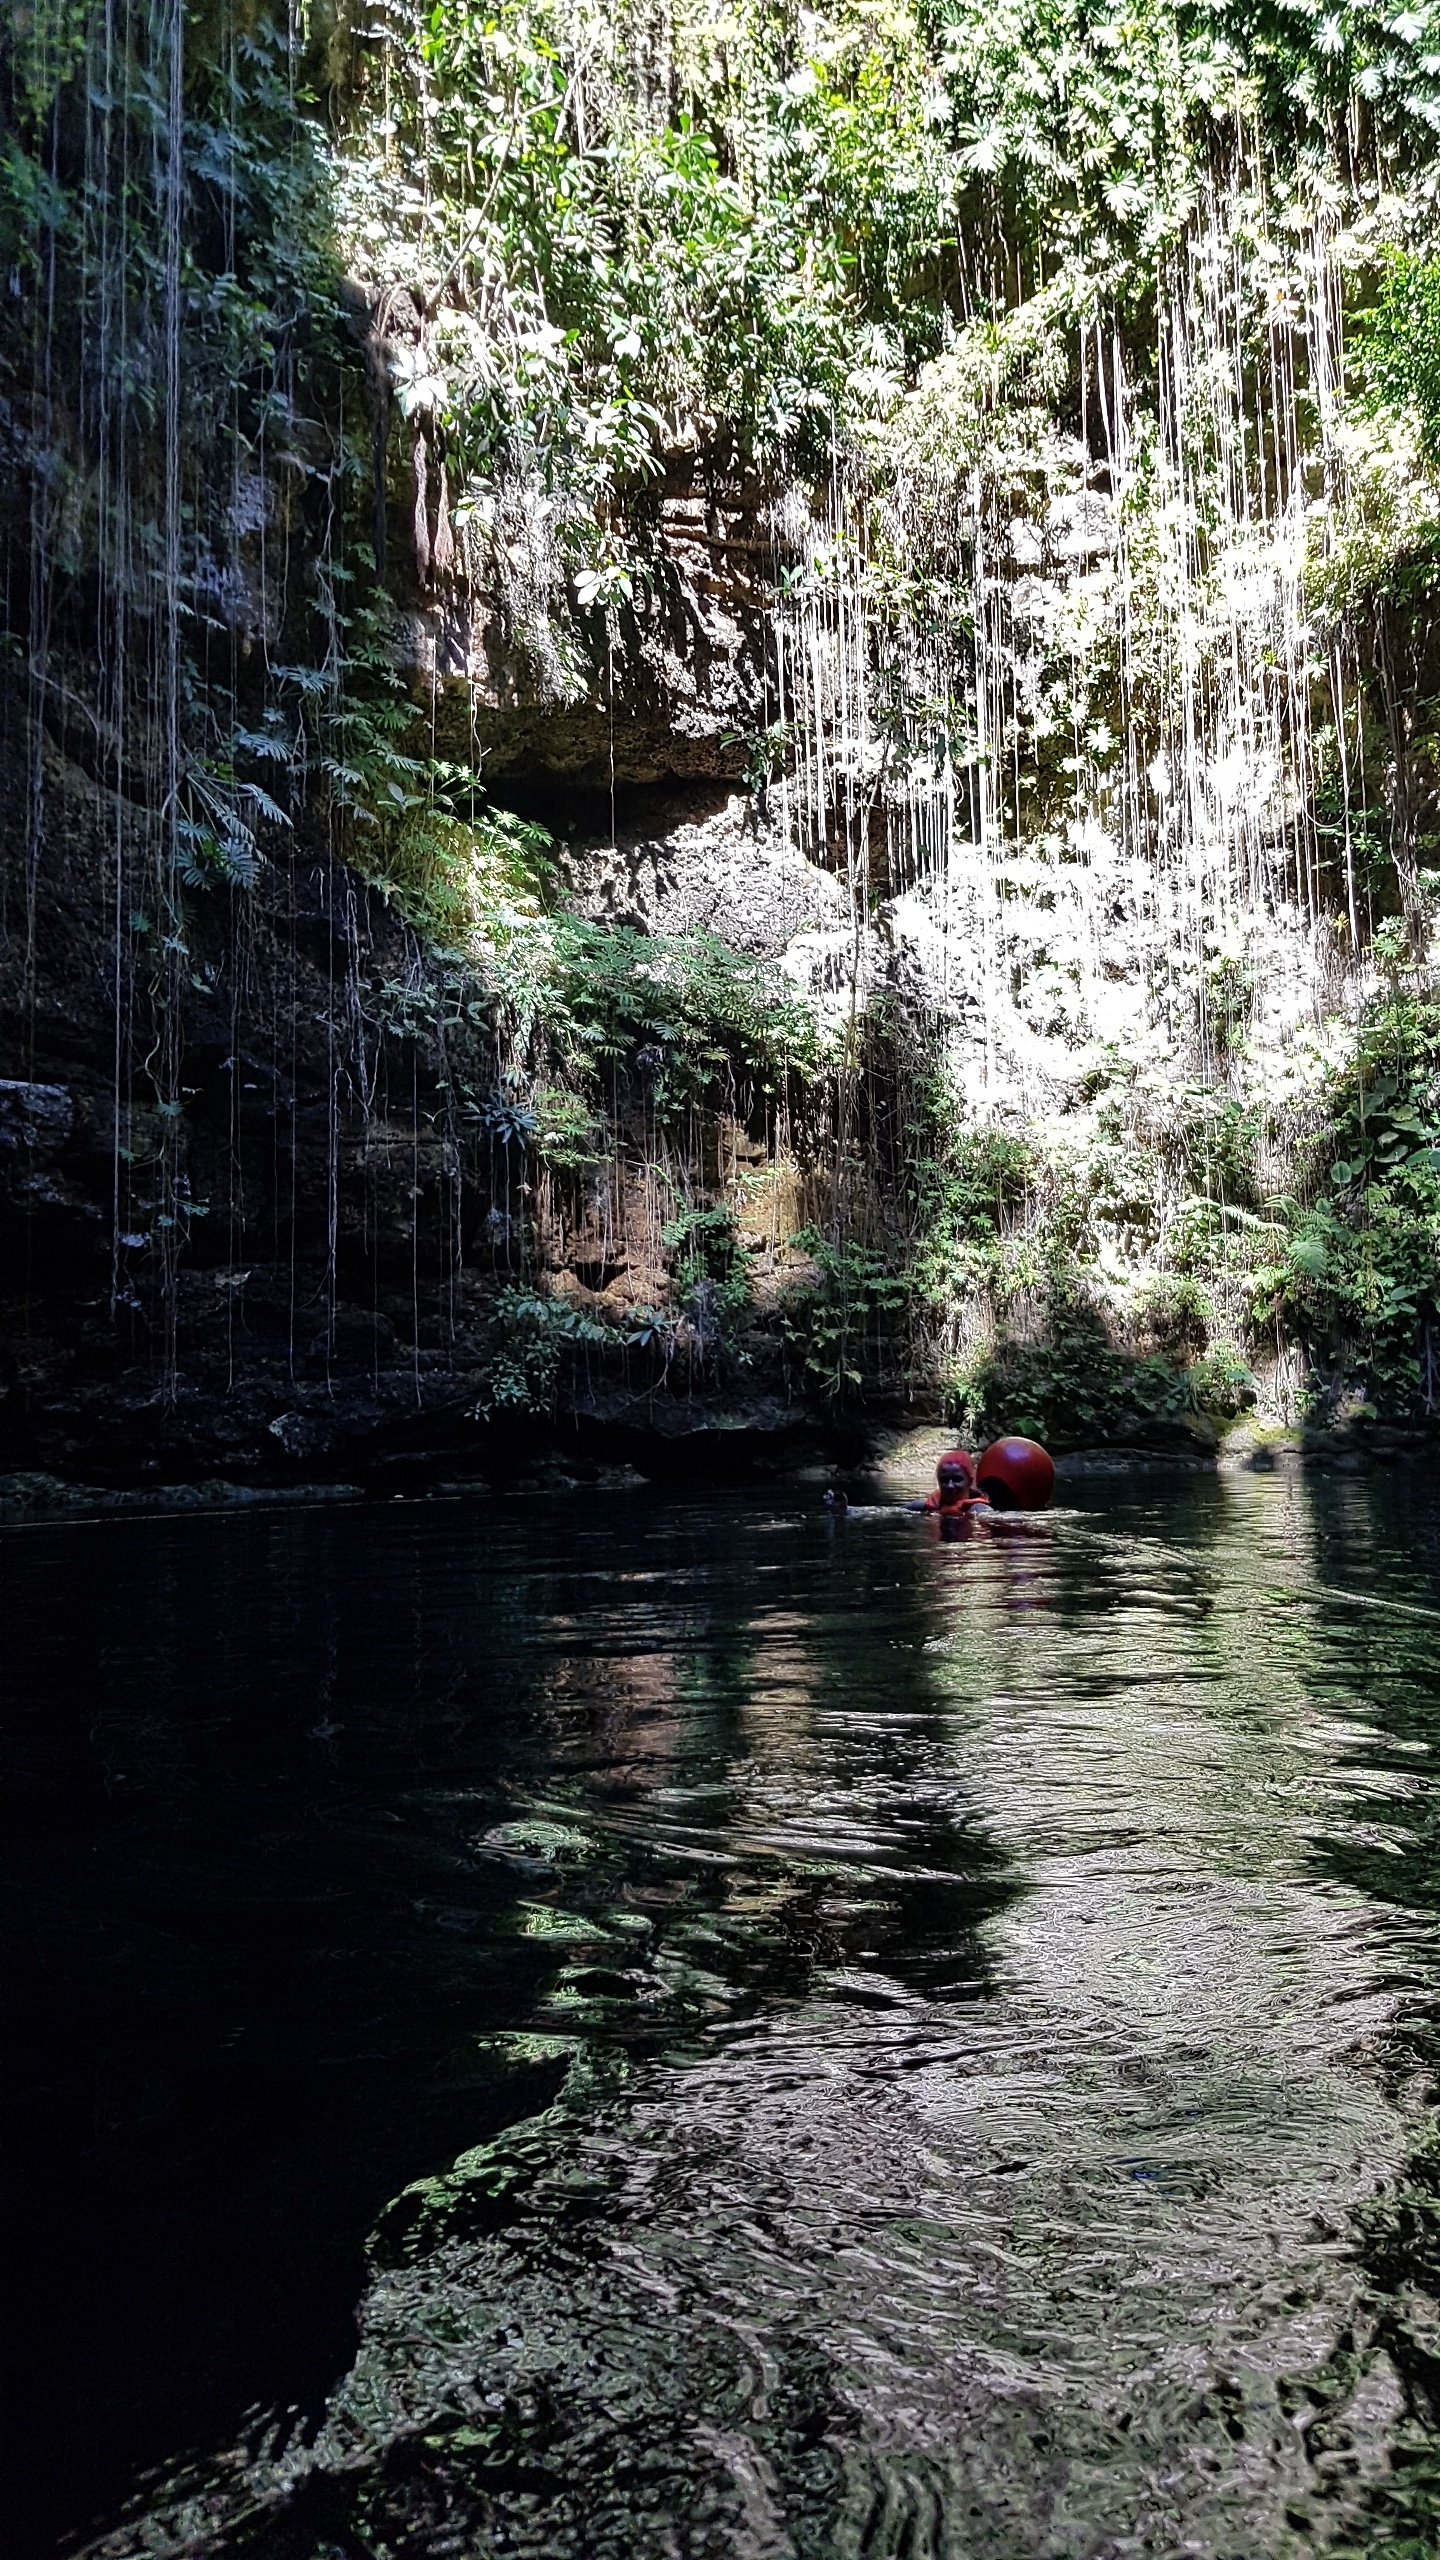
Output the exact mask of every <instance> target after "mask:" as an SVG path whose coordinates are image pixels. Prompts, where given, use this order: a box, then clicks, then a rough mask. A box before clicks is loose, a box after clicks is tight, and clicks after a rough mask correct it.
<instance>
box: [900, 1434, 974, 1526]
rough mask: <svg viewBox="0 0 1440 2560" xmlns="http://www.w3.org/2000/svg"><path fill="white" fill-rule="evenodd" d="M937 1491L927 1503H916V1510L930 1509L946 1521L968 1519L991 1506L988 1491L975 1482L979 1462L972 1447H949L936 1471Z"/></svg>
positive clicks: (913, 1503) (911, 1505) (911, 1507)
mask: <svg viewBox="0 0 1440 2560" xmlns="http://www.w3.org/2000/svg"><path fill="white" fill-rule="evenodd" d="M935 1485H936V1490H935V1491H934V1493H930V1494H927V1495H926V1497H925V1500H924V1501H923V1502H912V1503H911V1504H910V1506H909V1507H910V1509H911V1510H912V1511H929V1512H931V1513H933V1514H934V1516H935V1518H936V1519H938V1520H941V1521H943V1522H946V1523H949V1522H952V1521H959V1520H968V1519H970V1518H971V1516H972V1515H973V1514H974V1513H975V1512H980V1513H982V1514H983V1513H985V1512H988V1511H989V1509H990V1500H989V1496H988V1495H987V1494H983V1493H981V1492H980V1491H979V1489H978V1487H977V1485H976V1482H975V1461H974V1459H973V1458H972V1457H971V1455H970V1452H969V1450H968V1449H947V1450H946V1452H945V1455H944V1457H943V1458H942V1459H941V1461H940V1463H939V1465H938V1467H937V1468H936V1470H935Z"/></svg>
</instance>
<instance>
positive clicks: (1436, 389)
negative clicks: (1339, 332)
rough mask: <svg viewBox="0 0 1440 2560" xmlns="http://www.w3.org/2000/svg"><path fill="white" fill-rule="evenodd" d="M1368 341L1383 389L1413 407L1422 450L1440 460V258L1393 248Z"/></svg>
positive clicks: (1429, 458) (1435, 461) (1395, 400)
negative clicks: (1417, 422) (1422, 255)
mask: <svg viewBox="0 0 1440 2560" xmlns="http://www.w3.org/2000/svg"><path fill="white" fill-rule="evenodd" d="M1363 343H1364V347H1365V352H1366V353H1367V354H1368V356H1369V359H1370V365H1371V370H1372V372H1373V374H1374V378H1375V383H1376V387H1377V389H1378V390H1379V391H1380V393H1381V395H1382V396H1383V397H1384V398H1385V399H1386V400H1389V401H1391V402H1392V403H1393V404H1394V405H1395V406H1396V407H1397V408H1409V409H1411V410H1413V412H1414V414H1415V416H1416V418H1417V419H1418V421H1419V427H1420V446H1421V451H1422V452H1423V454H1424V456H1425V459H1426V460H1427V462H1429V463H1431V464H1440V259H1437V258H1426V257H1421V256H1418V255H1416V254H1414V253H1413V252H1411V251H1408V250H1404V249H1392V250H1390V251H1389V253H1388V254H1387V256H1386V258H1385V261H1384V264H1383V266H1382V268H1381V275H1380V295H1379V300H1378V303H1377V305H1376V308H1375V310H1374V311H1373V312H1372V313H1371V314H1370V315H1369V325H1368V328H1367V330H1366V332H1365V337H1364V341H1363Z"/></svg>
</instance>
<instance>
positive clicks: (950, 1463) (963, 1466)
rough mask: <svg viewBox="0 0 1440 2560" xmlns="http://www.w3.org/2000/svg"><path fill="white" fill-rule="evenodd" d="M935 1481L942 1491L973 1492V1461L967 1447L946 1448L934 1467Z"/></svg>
mask: <svg viewBox="0 0 1440 2560" xmlns="http://www.w3.org/2000/svg"><path fill="white" fill-rule="evenodd" d="M935 1481H936V1483H937V1484H938V1486H939V1487H940V1490H941V1492H942V1493H973V1492H974V1490H975V1461H974V1459H973V1458H972V1457H971V1455H970V1452H969V1450H968V1449H947V1450H946V1452H945V1455H944V1457H943V1458H942V1459H941V1460H940V1463H939V1465H938V1466H937V1467H936V1469H935Z"/></svg>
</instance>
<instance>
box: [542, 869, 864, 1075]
mask: <svg viewBox="0 0 1440 2560" xmlns="http://www.w3.org/2000/svg"><path fill="white" fill-rule="evenodd" d="M551 934H552V949H553V954H554V966H553V977H552V980H551V987H550V994H549V998H548V1003H547V1023H548V1027H549V1031H550V1037H551V1039H552V1041H553V1042H554V1043H555V1045H556V1046H557V1048H559V1049H560V1050H561V1051H562V1053H564V1054H567V1055H568V1056H569V1058H570V1059H571V1061H572V1063H573V1065H574V1067H575V1068H576V1070H577V1071H578V1072H579V1073H580V1074H582V1075H585V1076H590V1077H594V1078H599V1077H601V1076H608V1077H613V1075H614V1074H615V1073H616V1072H617V1071H620V1072H623V1073H624V1074H625V1075H626V1076H627V1077H629V1078H630V1079H632V1080H633V1081H634V1082H635V1083H636V1084H638V1085H639V1086H641V1087H642V1088H643V1090H644V1092H645V1094H646V1096H647V1098H648V1101H649V1104H650V1107H651V1109H652V1110H653V1112H654V1113H655V1116H656V1117H657V1118H658V1119H662V1120H663V1119H666V1118H668V1117H671V1116H673V1115H675V1114H678V1113H682V1112H686V1111H689V1110H692V1109H694V1108H695V1107H696V1106H697V1105H699V1104H700V1103H701V1102H703V1101H704V1100H706V1099H707V1098H712V1099H713V1098H717V1097H728V1098H730V1099H732V1100H735V1101H738V1102H739V1103H740V1104H741V1105H742V1107H744V1108H747V1109H750V1108H754V1107H756V1106H757V1105H759V1106H764V1105H765V1104H768V1103H773V1102H774V1101H775V1100H776V1099H778V1097H779V1096H780V1095H781V1094H782V1093H783V1092H784V1091H785V1089H786V1088H787V1086H788V1085H790V1084H791V1083H799V1084H803V1083H805V1082H806V1081H808V1080H809V1079H810V1078H812V1077H813V1076H814V1075H816V1074H817V1073H818V1072H819V1069H820V1067H821V1064H822V1061H823V1055H824V1051H823V1044H822V1040H821V1035H820V1029H819V1025H818V1023H817V1021H816V1017H815V1013H814V1010H813V1008H812V1007H811V1006H810V1005H808V1004H806V1003H805V1002H804V1001H803V1000H802V999H801V998H799V997H797V996H795V995H794V994H793V993H792V992H791V990H790V989H789V987H788V984H787V982H786V981H785V979H784V978H783V977H782V976H781V974H780V972H779V971H778V970H776V969H774V968H772V967H770V966H768V965H767V964H766V963H764V962H762V961H758V960H752V959H749V958H747V957H745V956H744V955H743V954H741V953H739V952H735V951H731V950H730V949H729V948H728V946H727V945H726V944H725V943H723V942H720V941H718V940H717V939H716V937H715V936H714V935H713V934H707V933H696V934H692V935H690V936H688V937H687V938H686V939H685V940H684V941H683V942H682V941H677V940H671V939H668V938H666V937H664V936H662V935H658V934H654V935H652V934H644V933H639V932H636V931H634V930H633V929H632V928H631V927H629V926H624V925H621V926H615V927H605V926H602V925H596V924H588V923H586V922H584V921H583V920H582V919H581V918H579V917H577V916H565V915H562V916H556V917H555V918H554V919H553V923H552V926H551Z"/></svg>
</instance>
